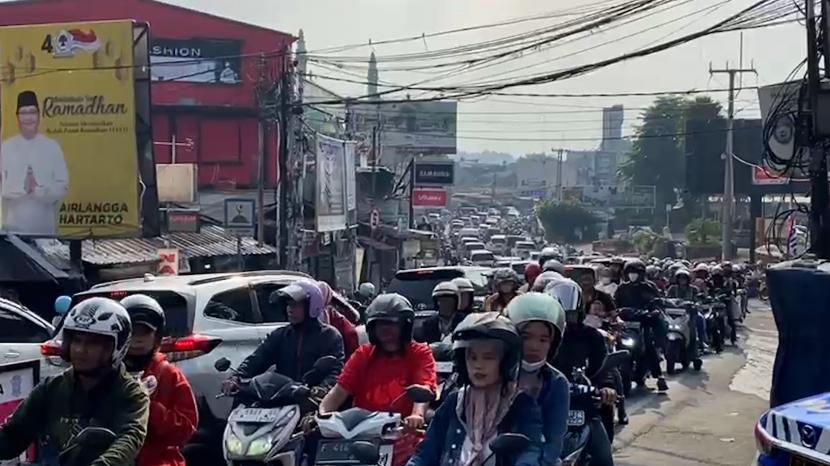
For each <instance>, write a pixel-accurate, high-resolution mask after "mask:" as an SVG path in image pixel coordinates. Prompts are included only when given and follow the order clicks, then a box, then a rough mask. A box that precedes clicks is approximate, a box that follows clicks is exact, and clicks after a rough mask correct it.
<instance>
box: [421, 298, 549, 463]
mask: <svg viewBox="0 0 830 466" xmlns="http://www.w3.org/2000/svg"><path fill="white" fill-rule="evenodd" d="M453 352H454V354H453V357H454V359H455V364H456V368H457V371H458V374H457V375H458V384H459V386H460V387H461V388H459V389H458V390H457V391H455V392H453V393H451V394H450V395H449V396H447V398H446V399H445V400H444V402H443V403H442V404H441V407H440V408H438V411H437V412H436V413H435V417H434V418H433V420H432V422H431V423H430V424H429V429H428V430H427V433H426V438H424V441H423V442H421V445H420V446H419V447H418V451H417V452H416V453H415V455H414V456H413V457H412V458H411V459H410V460H409V463H407V466H439V465H444V464H452V465H456V466H491V465H495V464H497V462H496V458H495V456H494V455H493V454H492V451H491V450H490V442H491V441H492V440H493V439H495V438H496V437H497V436H498V435H499V434H502V433H516V434H522V435H525V436H526V437H527V438H528V439H529V440H530V444H529V445H528V446H527V447H526V448H525V449H524V450H523V451H520V452H518V453H517V454H516V456H515V462H514V464H515V465H516V466H538V465H539V462H540V458H541V452H542V450H541V446H542V417H541V413H540V411H539V407H538V405H537V404H536V401H535V400H534V399H533V397H532V396H530V395H528V394H527V393H524V392H522V391H520V390H519V388H518V382H517V379H518V376H519V367H520V365H521V361H522V339H521V337H520V336H519V334H518V332H517V331H516V327H515V326H514V325H513V324H512V323H511V322H510V321H509V320H507V319H506V318H505V317H503V316H501V315H499V314H498V313H497V312H485V313H479V314H470V315H469V316H467V317H466V318H464V320H463V321H462V322H461V323H460V324H459V325H458V327H457V328H456V329H455V332H454V333H453Z"/></svg>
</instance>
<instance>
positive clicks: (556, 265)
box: [542, 259, 565, 274]
mask: <svg viewBox="0 0 830 466" xmlns="http://www.w3.org/2000/svg"><path fill="white" fill-rule="evenodd" d="M542 270H544V271H545V272H548V271H553V272H556V273H559V274H563V273H565V266H564V265H562V263H561V262H559V261H558V260H556V259H549V260H547V261H545V263H544V264H542Z"/></svg>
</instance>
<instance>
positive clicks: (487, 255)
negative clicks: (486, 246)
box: [472, 251, 496, 261]
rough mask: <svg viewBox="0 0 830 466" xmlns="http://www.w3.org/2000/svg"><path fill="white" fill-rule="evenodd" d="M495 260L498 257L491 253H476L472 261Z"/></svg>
mask: <svg viewBox="0 0 830 466" xmlns="http://www.w3.org/2000/svg"><path fill="white" fill-rule="evenodd" d="M495 259H496V256H494V255H493V253H492V252H489V251H482V252H474V253H473V254H472V260H474V261H492V260H495Z"/></svg>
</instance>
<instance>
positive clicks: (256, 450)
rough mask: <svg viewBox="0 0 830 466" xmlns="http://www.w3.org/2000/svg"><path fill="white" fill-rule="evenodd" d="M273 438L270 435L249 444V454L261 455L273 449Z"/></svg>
mask: <svg viewBox="0 0 830 466" xmlns="http://www.w3.org/2000/svg"><path fill="white" fill-rule="evenodd" d="M272 442H273V439H272V438H271V437H270V436H265V437H261V438H258V439H256V440H254V441H253V442H251V445H249V446H248V456H260V455H264V454H266V453H268V452H269V451H270V450H271V444H272Z"/></svg>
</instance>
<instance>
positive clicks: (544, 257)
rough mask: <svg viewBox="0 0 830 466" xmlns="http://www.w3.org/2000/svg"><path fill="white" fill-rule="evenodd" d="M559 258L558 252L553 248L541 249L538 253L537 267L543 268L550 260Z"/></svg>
mask: <svg viewBox="0 0 830 466" xmlns="http://www.w3.org/2000/svg"><path fill="white" fill-rule="evenodd" d="M559 257H561V254H560V253H559V250H558V249H556V248H554V247H553V246H548V247H546V248H542V251H541V252H540V253H539V265H541V266H542V268H544V266H545V262H547V261H549V260H551V259H558V258H559Z"/></svg>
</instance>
